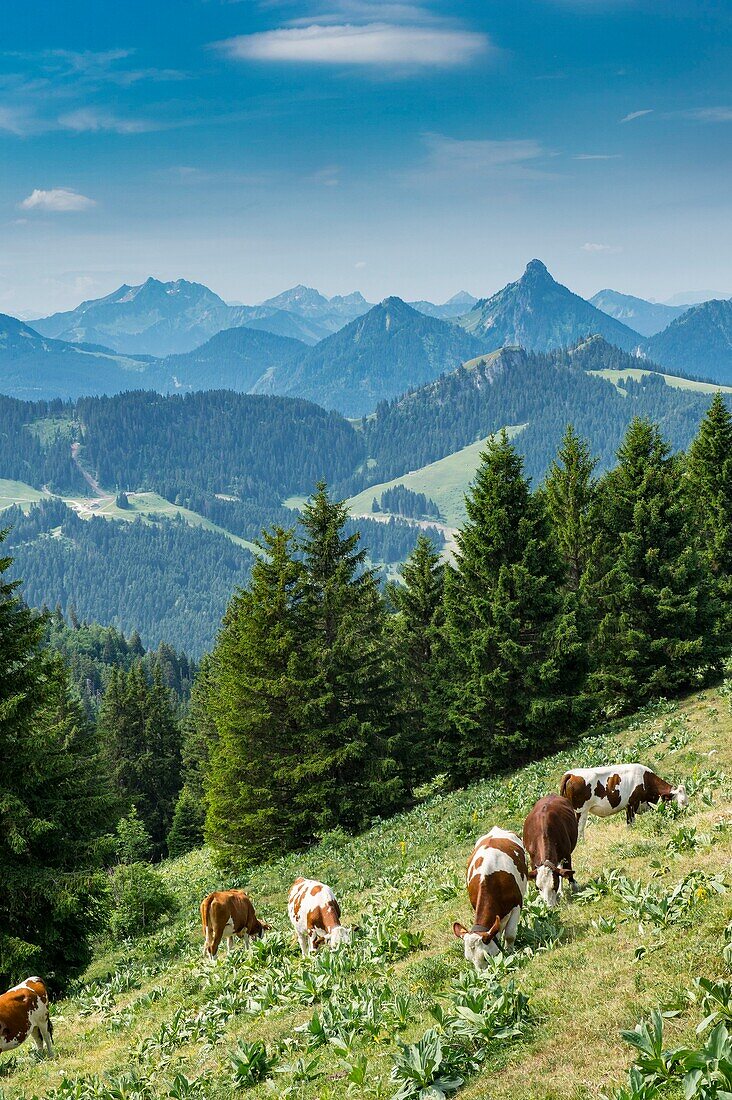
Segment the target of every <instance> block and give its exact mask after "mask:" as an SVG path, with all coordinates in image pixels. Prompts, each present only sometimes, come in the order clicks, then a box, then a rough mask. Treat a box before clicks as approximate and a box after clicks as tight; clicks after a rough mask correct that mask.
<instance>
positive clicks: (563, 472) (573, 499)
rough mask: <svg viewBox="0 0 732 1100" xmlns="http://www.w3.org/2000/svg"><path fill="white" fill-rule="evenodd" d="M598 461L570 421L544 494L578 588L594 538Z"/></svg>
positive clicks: (573, 586) (572, 584)
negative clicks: (594, 503) (594, 506)
mask: <svg viewBox="0 0 732 1100" xmlns="http://www.w3.org/2000/svg"><path fill="white" fill-rule="evenodd" d="M596 464H597V463H596V461H595V460H594V459H593V458H592V456H591V453H590V448H589V444H587V443H586V442H585V440H583V439H580V437H579V436H578V435H577V433H576V432H575V430H574V428H573V426H572V425H571V424H569V425H567V430H566V432H565V433H564V439H563V440H562V445H561V447H560V448H559V451H558V452H557V457H556V458H555V459H554V461H553V462H552V464H551V466H550V467H549V472H548V473H547V476H546V481H545V483H544V495H545V499H546V506H547V510H548V512H549V517H550V519H551V524H552V532H553V535H554V538H555V540H556V543H557V546H558V548H559V552H560V554H561V556H562V560H563V561H564V565H565V569H566V573H567V587H568V588H569V590H570V591H573V592H576V591H577V590H578V589H579V586H580V581H581V580H582V576H583V574H584V572H585V569H586V567H587V562H588V559H589V555H590V549H591V546H592V541H593V537H594V535H593V517H592V506H593V501H594V498H595V491H596V482H595V479H594V477H593V471H594V469H595V466H596Z"/></svg>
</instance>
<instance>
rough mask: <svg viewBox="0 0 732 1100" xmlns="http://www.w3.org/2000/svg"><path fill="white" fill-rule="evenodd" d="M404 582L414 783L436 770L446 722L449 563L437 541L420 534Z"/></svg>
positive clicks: (398, 606)
mask: <svg viewBox="0 0 732 1100" xmlns="http://www.w3.org/2000/svg"><path fill="white" fill-rule="evenodd" d="M400 572H401V576H402V581H403V583H402V584H394V585H391V586H390V588H389V596H390V599H391V601H392V603H393V605H394V607H395V610H396V612H397V614H396V616H395V620H394V630H393V633H394V649H395V660H396V663H397V667H398V669H399V679H400V690H401V696H402V707H403V710H404V717H405V720H406V721H405V725H406V728H407V729H408V730H409V734H408V736H406V737H405V746H406V747H405V752H404V754H403V755H404V759H405V770H406V772H407V775H408V777H409V781H410V786H413V785H414V784H415V783H419V782H420V781H423V780H425V779H427V778H429V777H430V776H431V775H433V774H434V773H435V771H436V770H437V767H438V742H439V740H440V738H441V735H442V731H443V724H444V709H445V690H444V686H445V678H444V673H445V668H444V663H445V662H444V656H445V642H444V634H443V627H444V606H443V594H444V576H445V567H444V565H443V563H442V561H441V558H440V555H439V554H438V553H437V551H436V550H435V548H434V546H433V544H432V541H431V540H430V539H429V538H427V536H426V535H420V536H419V538H418V540H417V544H416V546H415V548H414V550H413V551H412V553H411V554H410V555H409V557H408V558H407V561H406V562H405V563H404V565H403V566H402V568H401V570H400Z"/></svg>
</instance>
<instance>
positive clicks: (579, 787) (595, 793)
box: [559, 764, 689, 840]
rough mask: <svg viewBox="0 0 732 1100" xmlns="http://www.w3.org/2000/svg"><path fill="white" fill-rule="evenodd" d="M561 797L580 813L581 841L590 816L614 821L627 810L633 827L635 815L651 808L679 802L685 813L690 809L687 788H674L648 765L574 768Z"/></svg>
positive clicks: (628, 818) (627, 816)
mask: <svg viewBox="0 0 732 1100" xmlns="http://www.w3.org/2000/svg"><path fill="white" fill-rule="evenodd" d="M559 793H560V794H562V795H564V797H565V798H567V799H569V801H570V802H571V803H572V805H573V806H574V808H575V810H576V811H577V822H578V824H579V838H580V840H581V839H582V837H583V836H584V834H585V825H586V824H587V815H588V814H596V815H597V817H612V815H613V814H617V813H620V811H621V810H625V816H626V820H627V822H628V824H629V825H632V824H633V821H634V819H635V815H636V814H637V813H638V812H639V811H641V810H645V809H647V807H648V806H649V805H651V804H653V805H655V803H657V802H676V803H678V805H679V806H681V808H682V809H683V808H684V807H686V806H688V805H689V799H688V798H687V795H686V788H685V787H684V786H683V785H681V786H678V787H672V786H671V784H670V783H667V782H666V780H665V779H661V777H660V776H659V775H656V773H655V772H653V771H651V769H650V768H647V767H646V766H645V764H613V765H608V766H607V767H604V768H574V769H573V770H572V771H571V772H567V773H566V774H565V775H564V776H563V777H562V782H561V784H560V786H559Z"/></svg>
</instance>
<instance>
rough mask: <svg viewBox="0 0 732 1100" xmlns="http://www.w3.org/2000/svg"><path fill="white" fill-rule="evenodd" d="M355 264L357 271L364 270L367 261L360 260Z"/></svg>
mask: <svg viewBox="0 0 732 1100" xmlns="http://www.w3.org/2000/svg"><path fill="white" fill-rule="evenodd" d="M353 266H354V267H355V268H356V271H363V269H364V268H365V267H366V261H365V260H358V261H357V262H356V263H355V264H354V265H353Z"/></svg>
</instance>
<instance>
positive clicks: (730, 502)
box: [686, 393, 732, 598]
mask: <svg viewBox="0 0 732 1100" xmlns="http://www.w3.org/2000/svg"><path fill="white" fill-rule="evenodd" d="M686 488H687V499H688V502H689V508H690V511H691V515H692V518H693V522H694V527H695V530H696V535H697V538H698V540H699V550H700V552H701V553H702V555H703V556H704V558H705V560H706V561H707V563H708V564H709V566H710V568H711V570H712V572H713V573H714V574H715V576H717V577H718V578H719V579H720V581H721V582H722V583H723V588H724V594H725V597H726V598H729V596H730V589H731V588H732V583H728V582H729V581H732V415H730V412H729V409H728V408H727V405H726V403H725V401H724V398H723V397H722V395H721V393H717V394H715V395H714V398H713V399H712V403H711V405H710V406H709V409H708V411H707V414H706V416H705V417H704V419H703V420H702V422H701V424H700V425H699V431H698V433H697V435H696V438H695V439H694V440H693V442H692V444H691V447H690V448H689V451H688V455H687V461H686Z"/></svg>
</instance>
